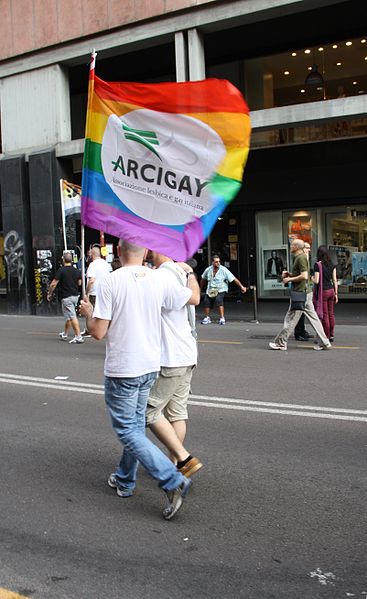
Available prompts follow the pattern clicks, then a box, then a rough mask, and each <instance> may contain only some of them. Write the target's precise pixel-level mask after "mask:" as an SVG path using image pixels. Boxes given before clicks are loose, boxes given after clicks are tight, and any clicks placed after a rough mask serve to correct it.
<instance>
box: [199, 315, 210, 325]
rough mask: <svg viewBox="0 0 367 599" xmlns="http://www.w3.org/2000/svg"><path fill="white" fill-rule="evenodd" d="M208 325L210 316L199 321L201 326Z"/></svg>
mask: <svg viewBox="0 0 367 599" xmlns="http://www.w3.org/2000/svg"><path fill="white" fill-rule="evenodd" d="M210 323H211V319H210V316H205V318H203V320H202V321H201V324H210Z"/></svg>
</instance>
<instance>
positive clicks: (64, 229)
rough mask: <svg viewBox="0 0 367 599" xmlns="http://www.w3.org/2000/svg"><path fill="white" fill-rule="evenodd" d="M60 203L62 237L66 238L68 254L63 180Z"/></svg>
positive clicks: (65, 247) (61, 182) (65, 246)
mask: <svg viewBox="0 0 367 599" xmlns="http://www.w3.org/2000/svg"><path fill="white" fill-rule="evenodd" d="M60 201H61V218H62V235H63V238H64V250H65V252H66V250H67V249H68V246H67V245H66V223H65V207H64V187H63V179H60Z"/></svg>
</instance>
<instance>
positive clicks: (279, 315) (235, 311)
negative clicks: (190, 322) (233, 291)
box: [196, 298, 367, 325]
mask: <svg viewBox="0 0 367 599" xmlns="http://www.w3.org/2000/svg"><path fill="white" fill-rule="evenodd" d="M251 300H252V298H251ZM288 303H289V302H288V301H287V300H285V301H283V300H278V301H274V300H258V302H257V319H256V318H255V309H254V304H253V302H252V301H248V300H245V301H237V302H236V301H233V300H231V299H227V300H226V299H225V300H224V310H225V317H226V319H227V320H232V321H241V320H243V321H247V322H250V321H252V320H258V321H259V322H283V318H284V315H285V313H286V311H287V309H288ZM196 314H197V318H200V319H201V316H202V306H201V305H200V306H199V307H198V308H197V309H196ZM213 316H214V311H213ZM335 320H336V324H339V325H342V324H346V325H367V301H363V302H361V301H357V302H351V301H344V302H343V300H341V302H340V303H339V304H337V305H336V306H335Z"/></svg>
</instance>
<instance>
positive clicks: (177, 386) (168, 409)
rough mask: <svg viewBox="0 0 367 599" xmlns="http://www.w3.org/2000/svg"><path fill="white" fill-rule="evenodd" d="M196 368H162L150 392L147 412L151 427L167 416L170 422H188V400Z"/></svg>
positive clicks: (147, 420) (148, 422)
mask: <svg viewBox="0 0 367 599" xmlns="http://www.w3.org/2000/svg"><path fill="white" fill-rule="evenodd" d="M194 368H195V366H182V367H177V368H168V367H166V366H162V368H161V371H160V373H159V376H158V378H157V380H156V381H155V383H154V385H153V387H152V388H151V390H150V395H149V399H148V405H147V411H146V423H147V425H148V426H149V425H150V424H153V423H154V422H157V420H159V419H160V418H162V416H165V417H166V418H167V420H169V422H175V421H176V420H187V418H188V415H187V399H188V397H189V393H190V384H191V379H192V373H193V370H194Z"/></svg>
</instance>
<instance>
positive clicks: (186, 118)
mask: <svg viewBox="0 0 367 599" xmlns="http://www.w3.org/2000/svg"><path fill="white" fill-rule="evenodd" d="M94 63H95V61H94V60H93V61H92V62H91V70H90V79H89V91H88V110H87V123H86V135H85V138H86V139H85V149H84V162H83V184H82V216H81V219H82V223H83V224H85V225H88V226H89V227H92V228H94V229H97V230H103V231H105V232H107V233H110V234H111V235H114V236H116V237H122V238H124V239H126V240H127V241H129V242H131V243H135V244H137V245H141V246H144V247H148V248H150V249H152V250H155V251H157V252H159V253H161V254H165V255H166V256H170V257H171V258H173V259H174V260H187V259H188V258H190V257H191V256H192V255H193V254H194V253H195V252H196V251H197V249H198V248H199V247H200V245H202V243H203V242H204V241H205V239H206V238H207V236H208V235H209V234H210V231H211V230H212V228H213V227H214V225H215V224H216V222H217V219H218V217H219V216H220V215H221V214H222V212H223V211H224V210H225V209H226V207H227V206H228V204H229V203H230V202H231V201H232V200H233V198H234V197H235V196H236V194H237V193H238V191H239V189H240V187H241V184H242V176H243V169H244V166H245V163H246V160H247V156H248V151H249V141H250V129H251V126H250V118H249V110H248V107H247V105H246V102H245V100H244V98H243V96H242V95H241V93H240V92H239V91H238V89H236V88H235V87H234V86H233V85H232V84H231V83H230V82H229V81H225V80H219V79H207V80H204V81H195V82H184V83H156V84H139V83H118V82H106V81H102V79H99V78H98V77H96V76H95V74H94Z"/></svg>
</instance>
